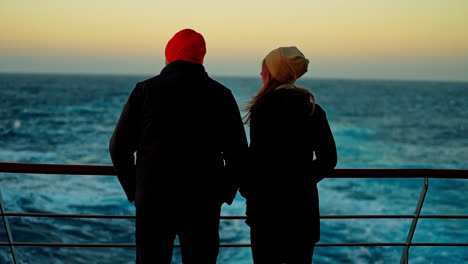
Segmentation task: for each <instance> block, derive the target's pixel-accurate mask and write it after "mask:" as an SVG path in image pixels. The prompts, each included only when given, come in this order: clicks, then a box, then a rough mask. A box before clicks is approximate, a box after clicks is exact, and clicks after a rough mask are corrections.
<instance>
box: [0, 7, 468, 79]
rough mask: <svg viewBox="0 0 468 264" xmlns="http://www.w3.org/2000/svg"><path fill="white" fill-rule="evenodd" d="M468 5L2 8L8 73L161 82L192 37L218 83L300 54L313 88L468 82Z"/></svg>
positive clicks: (0, 57) (3, 60) (0, 60)
mask: <svg viewBox="0 0 468 264" xmlns="http://www.w3.org/2000/svg"><path fill="white" fill-rule="evenodd" d="M467 14H468V1H467V0H392V1H389V0H327V1H323V0H320V1H316V0H304V1H302V0H284V1H276V0H236V1H222V0H216V1H209V0H197V1H185V0H178V1H154V0H147V1H129V0H125V1H124V0H98V1H96V0H92V1H91V0H80V1H66V0H40V1H30V0H2V1H1V3H0V17H1V21H2V23H0V72H40V73H95V74H99V73H111V74H141V75H148V74H158V73H159V71H160V70H161V69H162V68H163V67H164V47H165V45H166V43H167V41H168V40H169V39H170V38H171V37H172V36H173V35H174V34H175V33H176V32H177V31H179V30H181V29H184V28H192V29H195V30H196V31H198V32H200V33H201V34H203V35H204V37H205V39H206V42H207V50H208V52H207V55H206V57H205V66H206V69H207V71H208V72H209V73H210V75H213V76H258V73H259V71H260V62H261V60H262V59H263V58H264V56H265V55H266V54H267V53H268V52H269V51H270V50H272V49H274V48H276V47H279V46H292V45H294V46H297V47H298V48H299V49H301V50H302V52H303V53H304V54H305V55H306V57H308V59H309V60H310V66H309V72H308V73H307V74H306V75H305V77H307V78H358V79H415V80H465V81H467V80H468V15H467Z"/></svg>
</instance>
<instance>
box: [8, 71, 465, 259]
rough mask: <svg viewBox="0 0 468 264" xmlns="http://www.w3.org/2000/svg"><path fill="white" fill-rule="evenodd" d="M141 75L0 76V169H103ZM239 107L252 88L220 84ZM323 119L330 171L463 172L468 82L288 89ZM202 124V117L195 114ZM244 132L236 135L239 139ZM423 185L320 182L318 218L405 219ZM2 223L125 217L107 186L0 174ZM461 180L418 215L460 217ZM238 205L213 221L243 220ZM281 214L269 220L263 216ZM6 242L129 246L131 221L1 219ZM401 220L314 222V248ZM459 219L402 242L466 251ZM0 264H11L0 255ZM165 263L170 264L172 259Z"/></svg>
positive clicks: (370, 253)
mask: <svg viewBox="0 0 468 264" xmlns="http://www.w3.org/2000/svg"><path fill="white" fill-rule="evenodd" d="M148 77H150V76H98V75H90V76H85V75H28V74H1V75H0V161H1V162H27V163H59V164H107V165H109V164H111V163H110V157H109V154H108V141H109V138H110V137H111V134H112V132H113V129H114V126H115V124H116V121H117V119H118V117H119V115H120V111H121V110H122V107H123V104H124V103H125V101H126V99H127V97H128V95H129V94H130V92H131V90H132V89H133V87H134V85H135V83H136V82H137V81H140V80H143V79H146V78H148ZM216 79H217V80H218V81H220V82H221V83H223V84H224V85H226V86H227V87H229V88H230V89H231V90H232V91H233V94H234V95H235V97H236V99H237V101H238V104H239V105H240V106H241V107H242V106H245V103H246V102H247V101H248V100H249V98H250V96H252V95H253V94H255V93H256V91H257V90H258V88H259V87H260V85H261V83H260V80H259V79H257V78H234V77H224V78H223V77H220V78H216ZM298 85H299V86H302V87H306V88H308V89H310V90H311V91H312V92H313V93H314V94H315V96H316V99H317V103H319V104H320V105H321V106H322V107H323V108H324V110H325V111H326V112H327V117H328V120H329V122H330V126H331V128H332V131H333V133H334V136H335V140H336V143H337V148H338V159H339V161H338V168H444V169H468V83H458V82H422V81H421V82H420V81H383V80H382V81H381V80H326V79H324V80H320V79H311V80H303V81H300V82H298ZM201 118H202V115H201ZM248 131H249V130H248V127H246V132H247V133H248ZM422 184H423V179H410V180H404V179H325V180H323V181H322V182H321V183H320V184H319V195H320V211H321V213H322V214H323V215H335V214H413V213H414V209H415V207H416V204H417V201H418V197H419V193H420V190H421V187H422ZM0 191H1V193H2V195H3V198H4V202H5V206H6V209H7V211H9V212H41V213H81V214H116V215H127V214H134V213H135V209H134V206H133V204H130V203H129V202H128V201H127V200H126V198H125V195H124V192H123V191H122V189H121V187H120V185H119V183H118V181H117V179H116V178H115V177H99V176H70V175H34V174H7V173H0ZM467 204H468V182H467V181H466V180H442V179H430V180H429V190H428V193H427V196H426V201H425V203H424V206H423V209H422V214H467ZM244 210H245V201H244V199H243V198H242V197H241V196H240V195H238V196H237V197H236V200H235V202H234V203H233V205H232V206H227V205H224V206H223V208H222V214H224V215H243V214H244ZM275 213H281V212H275ZM9 220H10V221H9V222H10V225H11V228H12V231H13V237H14V239H15V241H18V242H37V243H40V242H44V243H52V242H63V243H133V242H134V231H135V230H134V221H133V220H118V219H114V220H107V219H106V220H104V219H103V220H97V219H53V218H50V219H48V218H18V217H10V218H9ZM1 221H2V220H1V219H0V222H1ZM410 223H411V220H409V219H388V220H385V219H354V220H336V219H335V220H333V219H323V220H322V221H321V228H322V230H321V232H322V233H321V241H320V242H322V243H335V242H336V243H338V242H404V241H405V240H406V235H407V232H408V230H409V227H410ZM220 236H221V242H222V243H249V230H248V227H247V226H246V225H245V223H244V221H242V220H222V221H221V227H220ZM467 237H468V221H467V220H449V219H441V220H432V219H431V220H429V219H422V220H420V222H419V223H418V226H417V229H416V233H415V236H414V239H413V241H414V242H458V243H466V242H467ZM0 241H7V238H6V235H5V231H4V229H3V223H0ZM16 250H17V254H18V258H19V259H20V260H21V261H20V263H133V262H134V258H135V252H134V249H133V248H126V249H119V248H110V249H109V248H104V249H103V248H100V249H90V248H33V247H16ZM402 250H403V248H402V247H329V248H328V247H326V248H325V247H317V248H316V249H315V252H314V263H372V264H377V263H399V259H400V257H401V253H402ZM410 262H411V263H467V262H468V251H467V250H466V248H463V247H413V248H411V249H410ZM0 263H12V260H11V259H10V255H9V248H8V247H0ZM173 263H180V252H179V250H178V249H176V250H174V258H173ZM218 263H241V264H242V263H247V264H248V263H252V261H251V253H250V249H248V248H221V249H220V252H219V258H218Z"/></svg>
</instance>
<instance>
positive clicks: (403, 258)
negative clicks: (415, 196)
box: [400, 178, 429, 264]
mask: <svg viewBox="0 0 468 264" xmlns="http://www.w3.org/2000/svg"><path fill="white" fill-rule="evenodd" d="M428 188H429V180H428V178H424V184H423V187H422V189H421V194H420V195H419V200H418V204H417V205H416V210H415V211H414V217H413V221H412V222H411V227H410V230H409V231H408V236H407V238H406V246H405V249H404V250H403V254H401V259H400V264H408V259H409V248H410V245H411V242H412V241H413V235H414V231H415V230H416V225H417V224H418V220H419V216H420V215H421V209H422V206H423V203H424V198H426V193H427V189H428Z"/></svg>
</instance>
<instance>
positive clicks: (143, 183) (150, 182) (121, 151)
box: [109, 61, 247, 208]
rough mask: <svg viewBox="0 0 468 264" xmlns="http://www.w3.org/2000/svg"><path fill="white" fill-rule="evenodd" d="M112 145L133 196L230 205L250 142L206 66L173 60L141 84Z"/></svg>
mask: <svg viewBox="0 0 468 264" xmlns="http://www.w3.org/2000/svg"><path fill="white" fill-rule="evenodd" d="M109 150H110V154H111V158H112V162H113V164H114V167H115V170H116V172H117V176H118V178H119V181H120V183H121V185H122V187H123V189H124V190H125V193H126V195H127V198H128V200H130V201H133V200H135V204H136V206H137V208H143V207H145V204H152V205H155V204H156V205H158V206H159V207H160V208H162V207H167V208H172V207H174V206H176V205H177V204H188V205H189V206H193V204H191V202H193V201H197V202H202V203H203V202H209V203H210V202H213V203H219V204H220V203H222V202H227V203H231V202H232V200H233V199H234V197H235V194H236V192H237V189H238V182H237V181H236V180H235V178H234V177H235V176H236V174H237V173H238V171H239V168H240V167H241V166H242V165H243V163H244V161H243V159H244V157H245V156H246V152H247V141H246V137H245V132H244V127H243V124H242V120H241V117H240V113H239V109H238V107H237V104H236V101H235V99H234V97H233V95H232V93H231V91H230V90H229V89H228V88H226V87H224V86H223V85H221V84H220V83H218V82H216V81H214V80H213V79H211V78H210V77H209V76H208V75H207V73H206V72H205V69H204V67H203V65H201V64H197V63H191V62H185V61H175V62H172V63H170V64H168V65H167V66H166V67H165V68H164V69H163V70H162V71H161V74H160V75H158V76H156V77H153V78H151V79H148V80H145V81H143V82H139V83H138V84H137V85H136V87H135V89H134V90H133V92H132V93H131V95H130V97H129V98H128V101H127V102H126V104H125V106H124V109H123V111H122V114H121V116H120V119H119V121H118V123H117V126H116V128H115V131H114V134H113V135H112V138H111V140H110V144H109ZM135 152H136V164H135V160H134V154H135ZM202 203H201V204H202Z"/></svg>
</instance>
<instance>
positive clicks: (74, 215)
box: [0, 212, 468, 220]
mask: <svg viewBox="0 0 468 264" xmlns="http://www.w3.org/2000/svg"><path fill="white" fill-rule="evenodd" d="M4 215H5V216H9V217H44V218H91V219H135V215H95V214H48V213H14V212H12V213H10V212H7V213H5V214H4ZM0 216H2V214H0ZM414 217H415V216H414V215H321V216H320V219H412V218H414ZM419 218H426V219H468V215H421V216H420V217H419ZM220 219H223V220H245V219H247V217H246V216H241V215H232V216H231V215H224V216H221V217H220Z"/></svg>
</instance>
